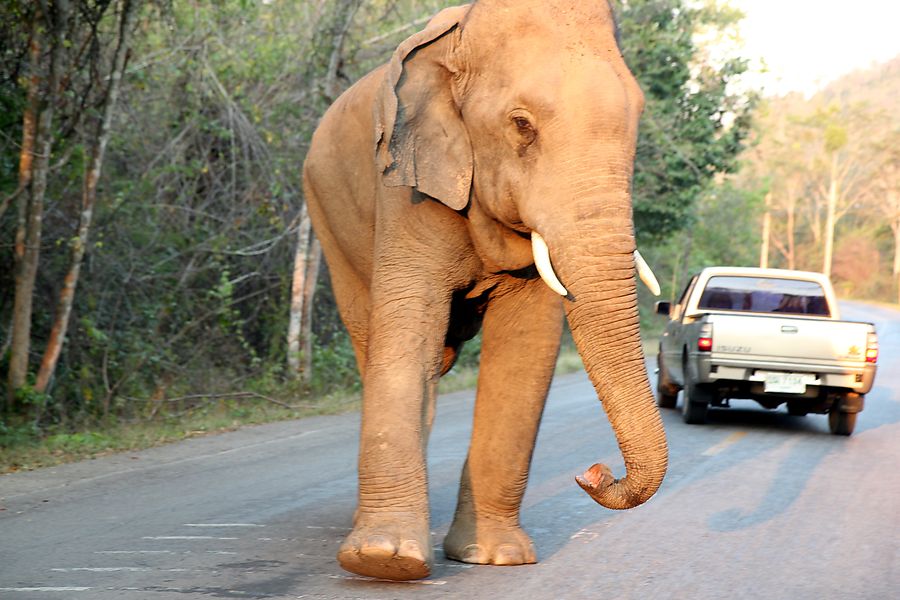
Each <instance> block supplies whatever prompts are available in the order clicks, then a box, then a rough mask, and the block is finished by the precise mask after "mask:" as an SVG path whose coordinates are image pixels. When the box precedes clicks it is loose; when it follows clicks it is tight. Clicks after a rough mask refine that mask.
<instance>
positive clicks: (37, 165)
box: [7, 0, 70, 407]
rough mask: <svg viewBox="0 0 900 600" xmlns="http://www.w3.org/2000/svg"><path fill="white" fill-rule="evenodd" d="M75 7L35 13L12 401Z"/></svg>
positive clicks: (46, 6) (63, 4)
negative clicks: (56, 111) (55, 118)
mask: <svg viewBox="0 0 900 600" xmlns="http://www.w3.org/2000/svg"><path fill="white" fill-rule="evenodd" d="M69 17H70V6H69V3H68V2H67V1H66V0H54V1H53V2H52V3H35V5H34V7H33V12H32V13H31V16H30V22H31V38H30V41H29V44H30V52H29V79H28V99H27V102H26V106H25V111H24V118H23V125H22V149H21V155H20V156H21V158H20V161H19V193H18V218H17V226H16V238H15V250H14V255H15V273H16V274H15V300H14V306H13V317H12V319H13V326H12V331H11V333H10V340H11V341H10V358H9V373H8V382H9V383H8V399H7V402H8V405H9V406H10V407H11V406H12V404H13V401H14V397H15V393H16V391H17V390H19V389H20V388H22V387H23V386H24V385H25V383H26V376H27V374H28V362H29V361H28V358H29V350H30V347H31V315H32V308H33V304H34V284H35V279H36V277H37V270H38V260H39V257H40V249H41V233H42V228H43V217H44V196H45V193H46V191H47V175H48V170H49V167H50V155H51V149H52V144H53V133H54V132H53V117H54V111H55V109H56V104H57V102H58V94H59V86H60V78H61V74H62V71H63V68H64V65H63V60H64V57H65V49H66V30H67V28H68V22H69Z"/></svg>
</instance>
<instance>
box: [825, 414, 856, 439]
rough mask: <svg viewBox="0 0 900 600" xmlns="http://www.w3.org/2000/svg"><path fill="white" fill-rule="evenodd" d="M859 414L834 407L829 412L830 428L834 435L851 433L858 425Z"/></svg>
mask: <svg viewBox="0 0 900 600" xmlns="http://www.w3.org/2000/svg"><path fill="white" fill-rule="evenodd" d="M857 414H858V413H848V412H844V411H842V410H838V409H837V408H832V409H831V410H830V411H829V412H828V429H830V430H831V433H833V434H834V435H850V434H851V433H853V429H854V428H855V427H856V415H857Z"/></svg>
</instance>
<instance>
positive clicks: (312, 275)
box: [287, 0, 362, 382]
mask: <svg viewBox="0 0 900 600" xmlns="http://www.w3.org/2000/svg"><path fill="white" fill-rule="evenodd" d="M361 5H362V0H342V1H341V2H340V3H339V5H338V7H337V9H336V10H335V12H334V17H333V20H332V21H331V24H330V25H329V26H328V29H329V32H330V34H331V39H330V40H329V47H330V52H329V53H328V65H327V66H326V69H325V76H324V81H323V91H324V94H325V98H326V100H327V101H328V102H329V103H330V102H333V101H334V100H335V99H336V98H337V97H338V96H339V95H340V94H341V92H342V91H343V90H342V87H343V86H342V85H341V82H340V81H339V75H340V66H341V60H342V53H343V48H344V40H345V39H346V37H347V32H348V31H349V30H350V26H351V25H352V24H353V17H354V16H355V15H356V12H357V11H358V10H359V7H360V6H361ZM321 262H322V248H321V246H320V245H319V242H318V240H316V239H315V234H314V233H313V232H312V223H311V222H310V220H309V214H308V213H307V209H306V205H305V204H304V206H303V208H302V209H301V213H300V227H299V229H298V231H297V250H296V252H295V253H294V278H293V283H292V285H291V308H290V318H289V321H288V340H287V342H288V373H289V374H290V376H291V377H299V378H300V380H301V381H304V382H308V381H309V378H310V376H311V374H312V303H313V300H314V298H315V293H316V280H317V279H318V273H319V265H320V264H321Z"/></svg>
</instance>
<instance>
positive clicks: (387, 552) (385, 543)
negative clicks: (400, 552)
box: [362, 535, 397, 558]
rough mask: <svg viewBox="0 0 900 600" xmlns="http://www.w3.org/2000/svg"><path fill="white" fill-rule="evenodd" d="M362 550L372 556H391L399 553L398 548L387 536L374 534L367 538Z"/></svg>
mask: <svg viewBox="0 0 900 600" xmlns="http://www.w3.org/2000/svg"><path fill="white" fill-rule="evenodd" d="M362 551H363V552H364V553H365V554H367V555H369V556H372V557H383V558H390V557H391V556H394V554H396V553H397V548H396V546H394V544H393V543H392V542H391V540H389V539H388V538H387V537H385V536H383V535H372V536H369V538H368V539H367V540H366V543H365V545H364V546H363V548H362Z"/></svg>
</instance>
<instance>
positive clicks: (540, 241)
mask: <svg viewBox="0 0 900 600" xmlns="http://www.w3.org/2000/svg"><path fill="white" fill-rule="evenodd" d="M531 253H532V254H534V266H536V267H537V270H538V273H539V274H540V276H541V279H543V280H544V283H546V284H547V285H548V286H549V287H550V289H551V290H553V291H554V292H556V293H557V294H559V295H560V296H563V297H565V296H568V295H569V292H568V290H566V288H565V287H564V286H563V284H562V283H560V281H559V278H558V277H557V276H556V273H555V272H554V271H553V265H552V264H550V249H549V248H548V247H547V242H545V241H544V238H542V237H541V234H539V233H538V232H537V231H532V232H531Z"/></svg>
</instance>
